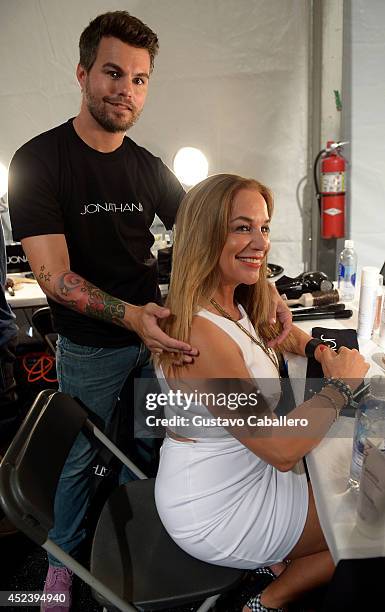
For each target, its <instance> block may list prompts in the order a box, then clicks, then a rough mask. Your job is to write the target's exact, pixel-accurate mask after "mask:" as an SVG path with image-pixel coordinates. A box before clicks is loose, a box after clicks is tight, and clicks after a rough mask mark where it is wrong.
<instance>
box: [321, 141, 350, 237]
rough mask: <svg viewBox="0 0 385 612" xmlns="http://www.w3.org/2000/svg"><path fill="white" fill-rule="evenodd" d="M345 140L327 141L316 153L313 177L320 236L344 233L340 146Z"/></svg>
mask: <svg viewBox="0 0 385 612" xmlns="http://www.w3.org/2000/svg"><path fill="white" fill-rule="evenodd" d="M344 144H347V142H333V141H328V142H327V145H326V149H322V151H320V152H319V154H318V155H317V158H316V161H315V164H314V179H315V185H316V191H317V199H318V205H319V210H320V215H321V236H322V238H343V237H344V235H345V169H346V160H345V158H344V157H343V156H342V155H341V152H340V149H341V147H342V146H343V145H344ZM321 156H322V159H321V169H320V177H321V189H320V190H319V189H318V180H317V163H318V160H319V159H320V157H321Z"/></svg>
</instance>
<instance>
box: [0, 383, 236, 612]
mask: <svg viewBox="0 0 385 612" xmlns="http://www.w3.org/2000/svg"><path fill="white" fill-rule="evenodd" d="M80 431H83V432H84V433H85V434H86V435H89V436H91V437H94V438H95V441H96V442H99V443H102V444H103V445H105V446H106V447H107V448H109V449H110V450H111V452H112V453H113V454H114V455H115V456H116V457H117V458H118V459H120V461H122V463H124V464H125V465H126V466H127V467H128V468H129V469H130V470H131V471H132V472H134V473H135V475H136V476H137V477H138V479H139V480H136V481H133V482H129V483H128V484H126V485H122V486H121V487H119V488H117V489H115V490H114V491H113V492H112V494H111V496H110V497H109V498H108V500H107V502H106V504H105V506H104V508H103V510H102V513H101V515H100V518H99V522H98V525H97V528H96V531H95V535H94V541H93V546H92V553H91V571H88V570H87V569H85V568H84V567H83V566H82V565H80V564H79V563H78V562H77V561H76V560H75V559H73V558H72V557H71V556H69V555H68V554H66V553H65V552H64V551H63V550H62V549H61V548H59V547H58V546H57V545H56V544H55V543H54V542H52V541H51V540H50V539H49V538H48V532H49V530H50V529H51V527H52V526H53V523H54V500H55V491H56V486H57V482H58V479H59V477H60V473H61V470H62V468H63V465H64V462H65V459H66V457H67V455H68V453H69V451H70V450H71V447H72V444H73V442H74V440H75V439H76V437H77V435H78V433H79V432H80ZM47 457H50V460H49V461H47ZM153 490H154V480H153V479H145V475H144V474H143V473H142V472H141V471H140V470H138V468H137V467H136V466H135V465H134V464H133V463H132V462H131V461H130V460H129V459H128V458H127V457H126V456H125V455H123V454H122V453H121V451H119V449H118V448H117V447H116V446H115V445H113V444H112V443H111V442H110V441H109V440H108V438H106V436H105V435H104V434H103V433H102V432H101V431H100V430H99V429H98V428H97V427H95V425H94V424H93V423H92V422H91V421H90V419H89V418H88V415H87V412H86V410H85V408H84V407H83V406H81V405H80V403H79V402H77V401H76V400H75V399H73V398H72V397H70V396H69V395H66V394H64V393H60V392H52V391H42V392H41V393H40V394H39V395H38V397H37V398H36V400H35V402H34V404H33V406H32V408H31V409H30V411H29V413H28V414H27V416H26V418H25V420H24V422H23V424H22V425H21V427H20V429H19V431H18V433H17V434H16V436H15V438H14V440H13V442H12V444H11V446H10V447H9V449H8V451H7V453H6V454H5V456H4V458H3V461H2V463H1V465H0V503H1V506H2V507H3V509H4V512H5V514H6V515H7V516H8V518H9V519H10V520H11V521H12V523H13V524H14V525H15V526H16V527H18V528H19V529H20V530H21V531H23V532H24V533H25V534H26V535H27V536H29V537H30V538H31V539H32V540H33V541H34V542H36V543H37V544H39V545H41V546H42V547H43V548H44V549H45V550H46V551H47V552H49V553H51V554H52V555H54V556H55V557H56V558H57V559H59V560H60V561H61V562H62V563H63V564H64V565H66V566H67V567H68V568H69V569H71V570H72V571H73V572H74V573H75V574H76V575H77V576H79V578H81V579H82V580H84V582H86V583H87V584H88V585H90V587H91V588H92V590H93V594H94V596H95V598H96V599H97V600H98V601H99V603H101V604H102V605H103V606H105V607H106V608H107V609H108V610H121V611H134V610H169V609H170V608H171V607H173V606H180V605H185V604H188V603H191V602H197V601H198V602H199V601H201V600H203V599H204V600H205V601H204V603H203V604H202V605H201V606H200V607H199V611H200V612H204V611H206V610H209V609H210V608H211V607H212V606H213V605H214V603H215V601H216V600H217V599H218V597H219V595H220V594H221V593H224V592H226V591H228V590H230V589H232V588H234V587H235V586H237V584H238V583H239V582H240V581H241V580H242V578H243V576H244V575H245V572H244V571H242V570H237V569H232V568H225V567H220V566H216V565H211V564H208V563H203V562H201V561H198V560H197V559H194V558H193V557H191V556H190V555H187V554H186V553H184V552H183V551H182V549H180V548H179V547H178V546H177V545H176V544H175V542H174V541H173V540H172V539H171V538H170V537H169V536H168V534H167V532H166V531H165V530H164V528H163V525H162V523H161V521H160V519H159V516H158V514H157V511H156V507H155V502H154V493H153Z"/></svg>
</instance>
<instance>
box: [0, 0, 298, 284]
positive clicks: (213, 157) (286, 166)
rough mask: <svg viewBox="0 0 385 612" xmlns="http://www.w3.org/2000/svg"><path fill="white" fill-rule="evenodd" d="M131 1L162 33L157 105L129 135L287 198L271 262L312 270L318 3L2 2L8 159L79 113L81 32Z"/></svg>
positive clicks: (3, 142)
mask: <svg viewBox="0 0 385 612" xmlns="http://www.w3.org/2000/svg"><path fill="white" fill-rule="evenodd" d="M116 9H126V10H129V11H130V12H132V13H133V14H134V15H136V16H138V17H139V18H141V19H143V20H144V21H145V22H146V23H148V25H149V26H150V27H152V28H153V29H154V30H155V31H156V32H157V33H158V35H159V38H160V54H159V57H158V59H157V60H156V64H155V71H154V74H153V77H152V78H151V84H150V92H149V97H148V100H147V104H146V108H145V111H144V113H143V116H142V117H141V119H140V121H139V123H138V124H137V126H135V127H134V128H133V129H132V130H131V132H130V134H129V135H130V136H131V137H132V138H133V139H134V140H136V141H137V142H138V143H139V144H141V145H143V146H146V147H147V148H149V149H150V150H151V151H152V152H153V153H155V154H158V155H160V156H161V157H162V158H163V160H164V161H165V162H166V163H167V164H168V165H171V164H172V158H173V156H174V154H175V153H176V151H177V149H178V148H179V147H180V146H184V145H189V146H196V147H199V148H200V149H202V150H203V151H204V152H205V154H206V155H207V157H208V159H209V163H210V173H215V172H226V171H230V172H236V173H239V174H242V175H245V176H253V177H256V178H258V179H259V180H261V181H263V182H265V183H267V184H268V185H270V186H271V187H272V189H273V191H274V193H275V197H276V216H275V219H274V222H273V228H272V229H273V232H272V242H273V246H272V252H271V255H270V261H272V262H275V263H280V264H281V265H283V266H284V267H285V271H286V272H287V273H289V274H297V273H299V272H301V271H302V269H303V255H302V219H301V213H300V208H299V206H298V204H297V200H296V189H297V187H298V184H299V182H300V180H301V179H302V177H304V176H305V175H306V172H307V137H308V134H307V131H308V46H309V41H308V23H309V10H310V2H308V1H307V0H194V1H193V2H191V0H136V1H135V0H131V1H130V0H126V1H125V2H124V1H123V2H122V1H120V2H114V1H108V0H104V1H101V0H83V1H82V2H81V3H80V2H78V0H28V1H26V0H12V2H10V1H9V0H0V57H1V58H2V60H1V65H0V78H1V90H0V135H1V138H0V161H1V162H3V163H5V164H8V163H9V161H10V159H11V157H12V155H13V153H14V151H15V150H16V149H17V148H18V147H19V146H20V145H21V144H22V143H23V142H25V141H26V140H29V139H30V138H31V137H33V136H34V135H36V134H38V133H40V132H42V131H45V130H47V129H49V128H51V127H53V126H55V125H57V124H60V123H62V122H63V121H65V120H67V119H68V118H69V117H70V116H74V115H76V113H77V110H78V107H79V99H80V95H79V90H78V86H77V83H76V80H75V76H74V73H75V66H76V63H77V61H78V51H77V45H78V39H79V36H80V33H81V31H82V30H83V28H84V27H85V26H86V25H87V24H88V22H89V21H90V20H91V19H92V18H93V17H95V16H96V15H97V14H99V13H102V12H104V11H106V10H116Z"/></svg>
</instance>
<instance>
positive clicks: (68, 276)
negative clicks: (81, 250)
mask: <svg viewBox="0 0 385 612" xmlns="http://www.w3.org/2000/svg"><path fill="white" fill-rule="evenodd" d="M55 285H56V287H55V288H56V291H55V294H56V296H57V300H58V301H60V302H61V303H62V304H64V305H66V306H69V307H70V308H73V309H75V310H78V311H79V312H82V313H84V314H86V315H89V316H90V317H95V318H97V319H103V320H104V321H110V322H115V323H118V324H119V323H121V321H122V319H123V318H124V313H125V304H124V302H122V301H121V300H119V299H117V298H114V297H112V296H111V295H108V293H105V292H104V291H102V290H101V289H98V288H97V287H95V285H92V284H91V283H89V282H87V281H86V280H85V279H84V278H82V277H81V276H78V275H77V274H74V273H73V272H66V273H64V274H62V275H60V276H59V277H58V279H57V280H56V283H55Z"/></svg>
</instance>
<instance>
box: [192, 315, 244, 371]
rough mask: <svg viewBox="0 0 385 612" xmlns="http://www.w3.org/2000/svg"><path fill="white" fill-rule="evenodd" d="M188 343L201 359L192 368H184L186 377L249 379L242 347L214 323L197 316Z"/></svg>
mask: <svg viewBox="0 0 385 612" xmlns="http://www.w3.org/2000/svg"><path fill="white" fill-rule="evenodd" d="M189 342H190V344H191V345H192V346H194V347H196V348H197V349H198V351H199V355H198V356H197V357H195V358H194V362H193V363H192V364H188V365H185V366H183V368H181V369H182V370H183V375H186V377H189V378H192V377H196V378H199V377H205V378H226V377H234V378H235V377H241V376H244V377H247V376H248V373H247V369H246V366H245V363H244V360H243V355H242V351H241V349H240V347H239V345H238V344H237V343H236V342H235V341H234V340H233V338H231V336H230V335H229V334H227V333H226V332H225V331H224V330H223V329H221V327H220V326H219V325H216V324H215V323H214V322H212V321H209V320H208V319H206V318H205V317H201V316H199V315H197V316H194V318H193V321H192V325H191V335H190V340H189ZM181 374H182V372H181Z"/></svg>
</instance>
